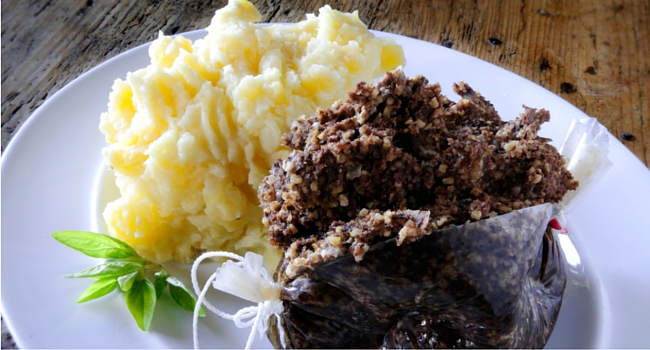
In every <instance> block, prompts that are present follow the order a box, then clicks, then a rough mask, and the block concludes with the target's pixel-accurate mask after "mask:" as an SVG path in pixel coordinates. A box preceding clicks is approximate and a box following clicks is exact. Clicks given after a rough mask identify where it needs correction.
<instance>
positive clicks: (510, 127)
mask: <svg viewBox="0 0 650 350" xmlns="http://www.w3.org/2000/svg"><path fill="white" fill-rule="evenodd" d="M453 88H454V92H456V93H457V94H458V95H459V96H460V97H461V99H460V100H459V101H458V102H452V101H450V100H449V99H447V97H445V96H443V95H442V94H441V88H440V85H439V84H429V83H428V81H427V79H425V78H424V77H422V76H415V77H413V78H406V77H405V76H404V73H403V72H402V71H401V70H395V71H393V72H389V73H387V74H386V76H385V77H384V78H383V80H382V81H381V82H379V83H378V84H377V85H376V86H375V85H371V84H366V83H359V84H358V85H357V89H356V90H355V91H354V92H351V93H350V94H349V99H348V101H346V102H343V101H339V102H337V103H335V104H334V105H333V106H332V107H331V108H330V109H328V110H325V111H324V110H319V111H318V112H317V113H316V114H315V115H313V116H310V117H302V118H299V119H298V120H296V121H295V122H294V124H293V126H292V128H291V131H290V132H289V133H287V134H285V135H284V136H283V144H284V145H286V146H289V147H290V148H292V149H293V150H292V152H291V153H290V155H289V156H288V158H286V159H284V160H282V161H277V162H276V163H275V164H274V165H273V168H272V170H271V175H269V176H267V177H266V178H265V179H264V180H263V181H262V184H261V185H260V188H259V192H258V196H259V199H260V202H261V206H262V208H263V210H264V216H265V218H264V223H265V224H266V225H267V226H269V234H270V241H271V243H272V244H273V245H275V246H276V247H278V248H281V249H283V250H284V251H287V250H290V251H291V254H288V255H286V256H287V257H288V259H298V258H299V259H300V264H297V266H295V268H296V271H297V270H299V266H304V267H307V268H309V267H310V266H316V265H317V264H319V263H322V262H323V261H327V260H328V259H331V258H332V257H335V256H340V255H342V254H350V255H353V256H355V258H356V259H357V261H359V260H361V259H362V258H363V254H364V253H365V251H367V250H368V247H369V246H370V245H372V244H374V243H377V242H379V241H383V240H386V239H388V238H391V237H397V243H398V244H402V242H404V241H409V242H410V241H415V240H417V239H418V238H419V237H422V235H425V234H427V232H430V231H431V230H434V229H440V228H444V227H449V226H452V225H460V224H463V223H465V222H468V221H478V220H482V219H485V218H488V217H494V216H496V215H501V214H505V213H508V212H510V211H513V210H517V209H522V208H525V207H529V206H534V205H537V204H542V203H547V202H559V201H560V200H561V199H562V197H563V196H564V194H565V193H566V192H567V191H568V190H573V189H575V188H576V187H577V185H578V184H577V181H575V180H573V178H572V176H571V174H570V173H569V172H568V171H567V170H566V168H565V167H564V160H563V158H562V157H561V156H560V154H559V153H558V151H557V150H556V149H555V148H554V147H553V146H552V145H550V144H549V143H548V142H549V140H548V139H545V138H542V137H538V136H537V132H538V131H539V129H540V126H541V124H542V123H544V122H546V121H548V120H549V119H550V116H549V113H548V112H547V111H546V110H544V109H542V110H536V109H533V108H528V107H525V106H524V113H523V114H521V115H520V116H519V118H517V119H516V120H513V121H509V122H504V121H502V120H501V118H500V117H499V115H498V114H497V112H496V110H495V109H494V107H493V106H492V104H490V102H489V101H487V100H485V99H484V98H483V97H482V96H481V94H479V93H478V92H476V91H474V90H472V88H471V87H470V86H469V85H467V84H465V83H463V82H461V83H458V84H454V86H453ZM333 237H336V239H334V238H333ZM298 265H299V266H298Z"/></svg>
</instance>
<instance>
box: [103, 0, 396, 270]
mask: <svg viewBox="0 0 650 350" xmlns="http://www.w3.org/2000/svg"><path fill="white" fill-rule="evenodd" d="M259 20H260V14H259V12H258V11H257V10H256V9H255V8H254V6H253V5H251V4H250V3H249V2H247V1H245V0H230V1H229V3H228V5H227V6H226V7H224V8H222V9H220V10H218V11H217V12H216V13H215V16H214V18H213V19H212V22H211V24H210V26H209V27H208V28H207V32H208V34H207V35H206V36H205V38H203V39H200V40H197V41H196V42H192V41H190V40H188V39H186V38H184V37H182V36H178V37H169V36H165V35H163V34H162V33H161V34H160V35H159V38H158V39H157V40H155V41H154V42H153V43H152V45H151V46H150V48H149V56H150V58H151V63H150V64H149V65H148V66H147V67H145V68H143V69H140V70H138V71H135V72H132V73H129V74H127V76H126V79H124V80H122V79H118V80H116V81H115V83H114V85H113V90H112V92H111V94H110V96H109V103H108V111H107V112H105V113H103V114H102V115H101V121H100V126H99V128H100V130H101V131H102V133H103V134H104V135H105V137H106V141H107V142H108V146H107V147H106V148H105V149H104V150H103V155H104V158H105V160H106V162H107V164H108V165H109V166H110V168H111V169H112V170H113V171H114V173H115V175H116V184H117V186H118V187H119V190H120V195H121V196H120V198H119V199H117V200H115V201H113V202H111V203H109V204H108V205H107V207H106V209H105V211H104V219H105V220H106V223H107V225H108V228H109V231H110V232H109V233H110V234H112V235H114V236H116V237H117V238H119V239H122V240H124V241H125V242H127V243H129V244H130V245H132V246H133V247H134V248H135V249H136V250H137V251H138V252H139V253H140V254H142V255H143V256H145V257H147V258H149V259H153V260H155V261H159V262H163V261H167V260H170V259H174V260H178V261H181V262H184V263H189V262H191V261H192V260H193V259H194V258H195V257H196V256H197V255H198V254H200V253H201V252H203V251H207V250H227V251H232V252H236V253H239V254H242V255H243V253H244V252H246V251H253V252H256V253H259V254H261V255H263V256H264V257H265V261H267V262H268V264H270V265H272V264H274V263H275V262H277V260H278V258H279V254H280V253H279V251H277V250H276V249H275V248H273V247H271V245H270V244H269V243H268V240H267V236H266V230H265V228H264V226H263V224H262V210H261V209H260V208H259V202H258V199H257V188H258V185H259V183H260V181H261V180H262V178H263V177H264V176H266V175H267V174H268V171H269V169H270V167H271V165H272V163H273V162H274V161H275V160H277V159H279V158H283V157H285V156H286V155H287V154H288V151H287V150H286V149H285V148H283V147H281V146H280V138H281V135H282V134H283V133H284V132H286V131H287V130H289V127H290V125H291V123H292V122H293V120H295V119H296V118H297V117H299V116H301V115H305V114H306V115H309V114H312V113H314V111H315V110H316V109H317V108H319V107H320V108H327V107H329V106H330V105H331V104H332V103H333V102H335V101H336V100H338V99H342V98H345V97H346V92H347V91H353V90H354V88H355V86H356V84H357V83H358V82H360V81H371V80H373V78H375V77H378V76H380V75H382V74H383V73H384V72H386V71H388V70H392V69H393V68H395V67H397V66H399V65H402V64H404V55H403V52H402V49H401V48H400V47H399V46H398V45H396V44H395V43H394V42H393V41H392V40H390V39H387V38H378V37H375V36H374V35H373V34H372V33H370V32H369V31H368V29H367V28H366V26H365V25H364V24H363V23H362V22H361V21H360V20H359V18H358V15H357V13H356V12H355V13H341V12H338V11H334V10H332V9H331V8H330V7H329V6H325V7H323V8H321V9H320V11H319V15H318V16H315V15H308V16H307V19H306V20H305V21H302V22H299V23H296V24H292V25H274V26H267V27H261V26H259V25H257V24H255V23H254V22H256V21H259Z"/></svg>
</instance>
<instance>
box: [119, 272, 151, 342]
mask: <svg viewBox="0 0 650 350" xmlns="http://www.w3.org/2000/svg"><path fill="white" fill-rule="evenodd" d="M126 306H127V307H128V308H129V311H130V312H131V315H133V318H134V319H135V322H136V323H137V324H138V327H140V329H142V330H143V331H146V330H148V329H149V326H150V325H151V319H152V318H153V311H154V308H155V307H156V290H155V289H154V286H153V283H151V281H149V280H148V279H146V278H145V279H142V280H139V281H135V282H134V283H133V286H132V287H131V289H129V291H128V292H126Z"/></svg>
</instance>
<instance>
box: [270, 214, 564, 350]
mask: <svg viewBox="0 0 650 350" xmlns="http://www.w3.org/2000/svg"><path fill="white" fill-rule="evenodd" d="M556 213H557V205H555V204H542V205H538V206H534V207H529V208H525V209H520V210H516V211H513V212H511V213H508V214H504V215H500V216H497V217H493V218H489V219H484V220H481V221H477V222H472V223H467V224H465V225H460V226H454V227H451V228H447V229H443V230H439V231H433V232H431V233H430V234H429V235H427V236H424V237H423V238H421V239H420V240H418V241H416V242H411V243H406V242H405V243H404V244H402V245H401V246H397V244H396V243H395V239H394V238H393V239H390V240H387V241H384V242H381V243H378V244H375V245H373V246H372V247H371V248H370V249H369V250H368V252H367V253H366V254H365V256H364V258H363V260H362V261H360V262H356V261H355V259H354V257H352V256H345V257H341V258H337V259H334V260H332V261H328V262H326V263H323V264H322V265H320V266H317V267H316V268H315V269H314V270H310V271H309V272H307V273H304V274H302V275H300V276H298V277H296V278H294V279H292V280H288V279H287V276H286V275H285V274H284V268H285V267H286V266H285V265H282V264H281V265H280V266H278V270H277V271H276V278H277V280H278V281H280V282H282V283H284V284H285V286H284V289H283V291H282V295H281V298H282V300H283V301H284V312H283V313H282V315H281V320H282V321H281V327H283V329H284V331H285V334H286V337H285V342H286V344H287V346H288V347H291V348H542V347H544V345H545V344H546V342H547V340H548V338H549V337H550V335H551V332H552V331H553V327H554V325H555V321H556V319H557V315H558V312H559V310H560V306H561V304H562V294H563V292H564V287H565V284H566V274H565V270H564V257H563V255H562V252H561V250H560V247H559V243H558V241H557V239H556V237H554V234H553V233H552V232H551V230H550V229H547V224H548V222H549V220H550V219H551V218H552V217H553V216H554V215H555V214H556ZM275 320H276V319H275V317H271V319H270V323H271V324H270V330H269V333H268V335H269V338H270V339H271V341H272V343H273V344H274V346H275V347H277V348H280V347H281V345H280V344H281V343H280V342H279V339H278V331H277V324H276V321H275Z"/></svg>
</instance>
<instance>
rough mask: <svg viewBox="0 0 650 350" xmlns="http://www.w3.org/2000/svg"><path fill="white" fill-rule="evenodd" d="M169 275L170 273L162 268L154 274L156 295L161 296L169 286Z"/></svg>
mask: <svg viewBox="0 0 650 350" xmlns="http://www.w3.org/2000/svg"><path fill="white" fill-rule="evenodd" d="M167 277H169V274H168V273H167V271H165V270H160V271H158V272H156V273H155V274H154V279H153V285H154V287H155V289H156V297H157V298H160V296H162V295H163V293H164V292H165V288H167Z"/></svg>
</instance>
